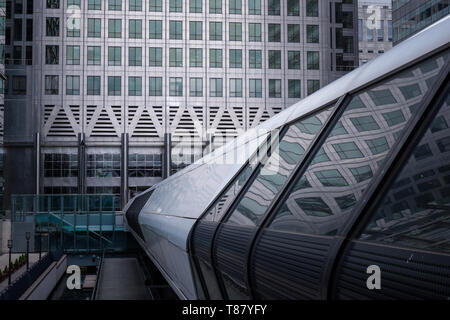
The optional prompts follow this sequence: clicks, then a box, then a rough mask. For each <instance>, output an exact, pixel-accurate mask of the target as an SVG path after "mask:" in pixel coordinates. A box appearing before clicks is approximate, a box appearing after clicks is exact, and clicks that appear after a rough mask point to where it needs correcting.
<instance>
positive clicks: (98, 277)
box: [91, 250, 105, 300]
mask: <svg viewBox="0 0 450 320" xmlns="http://www.w3.org/2000/svg"><path fill="white" fill-rule="evenodd" d="M100 259H101V260H100V263H99V265H98V269H97V278H96V279H95V286H94V291H92V295H91V300H97V296H98V285H99V283H100V278H101V274H102V269H103V261H104V260H105V250H103V252H102V256H101V258H100Z"/></svg>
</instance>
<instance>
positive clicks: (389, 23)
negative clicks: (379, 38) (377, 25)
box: [388, 20, 392, 41]
mask: <svg viewBox="0 0 450 320" xmlns="http://www.w3.org/2000/svg"><path fill="white" fill-rule="evenodd" d="M388 41H392V20H388Z"/></svg>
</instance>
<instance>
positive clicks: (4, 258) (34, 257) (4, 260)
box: [0, 253, 45, 291]
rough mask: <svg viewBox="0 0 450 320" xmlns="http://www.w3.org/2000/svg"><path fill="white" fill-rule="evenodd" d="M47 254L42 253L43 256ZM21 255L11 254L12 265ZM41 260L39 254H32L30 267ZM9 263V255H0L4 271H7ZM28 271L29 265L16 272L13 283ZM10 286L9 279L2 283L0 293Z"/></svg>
mask: <svg viewBox="0 0 450 320" xmlns="http://www.w3.org/2000/svg"><path fill="white" fill-rule="evenodd" d="M44 254H45V253H42V256H43V255H44ZM20 255H21V254H20V253H12V254H11V263H13V262H14V260H15V259H16V258H18V257H19V256H20ZM38 260H39V253H30V267H31V266H32V265H33V263H35V262H36V261H38ZM8 263H9V255H8V254H2V255H0V268H1V270H2V271H3V270H4V269H5V266H7V265H8ZM26 270H27V265H24V266H22V267H21V268H20V269H19V270H16V271H15V272H14V273H13V274H12V275H11V282H14V280H15V279H17V278H18V277H19V276H20V275H21V274H22V273H24V272H25V271H26ZM7 286H8V278H6V279H5V280H3V281H2V282H0V291H2V290H3V289H4V288H6V287H7Z"/></svg>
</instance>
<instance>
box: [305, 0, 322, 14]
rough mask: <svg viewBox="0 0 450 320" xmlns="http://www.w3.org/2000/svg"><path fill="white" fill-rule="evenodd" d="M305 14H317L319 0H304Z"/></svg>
mask: <svg viewBox="0 0 450 320" xmlns="http://www.w3.org/2000/svg"><path fill="white" fill-rule="evenodd" d="M306 16H307V17H318V16H319V0H306Z"/></svg>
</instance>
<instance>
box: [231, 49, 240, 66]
mask: <svg viewBox="0 0 450 320" xmlns="http://www.w3.org/2000/svg"><path fill="white" fill-rule="evenodd" d="M230 68H242V50H241V49H230Z"/></svg>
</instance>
